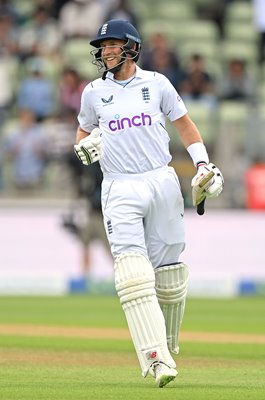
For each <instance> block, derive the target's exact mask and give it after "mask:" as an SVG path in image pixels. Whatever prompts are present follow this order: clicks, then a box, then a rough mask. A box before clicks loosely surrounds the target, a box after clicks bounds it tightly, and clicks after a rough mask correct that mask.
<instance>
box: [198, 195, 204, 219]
mask: <svg viewBox="0 0 265 400" xmlns="http://www.w3.org/2000/svg"><path fill="white" fill-rule="evenodd" d="M204 205H205V199H203V201H202V202H201V203H200V204H198V205H197V214H199V215H203V214H204V211H205V208H204Z"/></svg>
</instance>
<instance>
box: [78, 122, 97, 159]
mask: <svg viewBox="0 0 265 400" xmlns="http://www.w3.org/2000/svg"><path fill="white" fill-rule="evenodd" d="M74 152H75V154H76V156H77V158H78V159H79V160H80V161H81V162H82V163H83V164H85V165H89V164H92V163H93V162H96V161H98V160H100V158H101V155H102V138H101V133H100V130H99V128H95V129H93V131H92V132H91V133H90V135H88V136H87V137H85V138H84V139H81V140H80V142H79V143H78V144H76V145H74Z"/></svg>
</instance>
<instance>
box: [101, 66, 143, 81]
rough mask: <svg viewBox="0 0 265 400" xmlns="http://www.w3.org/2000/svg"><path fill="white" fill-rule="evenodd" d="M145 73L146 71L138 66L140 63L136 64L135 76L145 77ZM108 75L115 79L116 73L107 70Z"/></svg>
mask: <svg viewBox="0 0 265 400" xmlns="http://www.w3.org/2000/svg"><path fill="white" fill-rule="evenodd" d="M143 74H144V71H143V70H142V69H141V68H140V67H138V65H136V71H135V78H140V79H142V78H143ZM106 77H107V78H109V79H111V80H113V79H114V74H113V73H112V72H110V71H109V72H107V75H106Z"/></svg>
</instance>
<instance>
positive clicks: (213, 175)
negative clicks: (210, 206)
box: [191, 163, 224, 205]
mask: <svg viewBox="0 0 265 400" xmlns="http://www.w3.org/2000/svg"><path fill="white" fill-rule="evenodd" d="M207 177H208V179H207ZM191 186H192V198H193V205H198V204H200V203H201V202H202V201H203V200H204V199H205V198H206V197H212V198H213V197H217V196H219V194H220V193H221V192H222V190H223V187H224V178H223V175H222V173H221V171H220V170H219V168H217V167H216V166H215V165H214V164H212V163H209V164H205V165H201V166H199V167H198V171H197V174H196V175H195V176H194V178H193V179H192V181H191Z"/></svg>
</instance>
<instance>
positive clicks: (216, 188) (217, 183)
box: [205, 163, 224, 197]
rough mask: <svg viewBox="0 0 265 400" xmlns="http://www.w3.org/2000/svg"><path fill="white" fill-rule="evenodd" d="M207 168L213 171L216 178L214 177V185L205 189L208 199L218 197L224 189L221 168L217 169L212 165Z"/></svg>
mask: <svg viewBox="0 0 265 400" xmlns="http://www.w3.org/2000/svg"><path fill="white" fill-rule="evenodd" d="M207 168H209V169H210V170H211V171H213V173H214V177H213V183H212V184H211V185H210V186H209V187H208V188H207V189H205V193H206V197H217V196H219V194H220V193H221V192H222V191H223V188H224V178H223V175H222V173H221V171H220V170H219V168H217V167H216V165H214V164H212V163H210V164H208V165H207Z"/></svg>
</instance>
